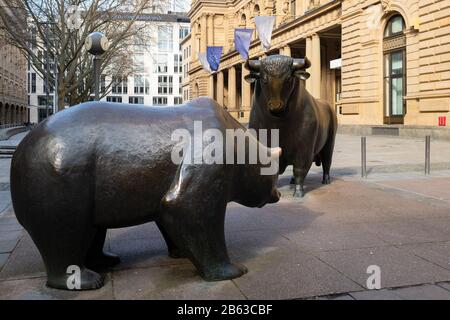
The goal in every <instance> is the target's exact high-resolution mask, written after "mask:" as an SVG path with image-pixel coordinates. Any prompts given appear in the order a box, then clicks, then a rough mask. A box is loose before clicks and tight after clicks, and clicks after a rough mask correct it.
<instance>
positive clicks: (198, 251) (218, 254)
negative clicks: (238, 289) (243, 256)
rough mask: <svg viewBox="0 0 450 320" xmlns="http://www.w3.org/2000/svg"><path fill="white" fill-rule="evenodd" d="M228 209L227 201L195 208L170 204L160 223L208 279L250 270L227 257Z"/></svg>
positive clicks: (241, 273)
mask: <svg viewBox="0 0 450 320" xmlns="http://www.w3.org/2000/svg"><path fill="white" fill-rule="evenodd" d="M225 209H226V204H223V205H222V206H221V208H217V206H215V208H205V207H202V208H196V209H190V208H187V207H184V208H179V209H175V208H174V207H170V206H169V207H167V208H166V210H164V211H163V212H161V219H160V221H159V222H158V224H160V225H161V226H162V227H163V229H164V230H165V231H166V232H167V233H168V234H169V236H170V239H172V241H173V242H174V243H175V245H176V246H177V248H180V249H181V250H182V252H183V253H186V255H187V258H189V259H190V260H191V261H192V263H193V264H194V265H195V266H196V268H197V269H198V271H199V273H200V275H201V276H202V277H203V278H204V279H205V280H207V281H221V280H228V279H234V278H237V277H240V276H242V275H243V274H245V273H247V268H246V267H244V266H242V265H239V264H233V263H231V262H230V258H229V257H228V251H227V247H226V244H225V232H224V220H225Z"/></svg>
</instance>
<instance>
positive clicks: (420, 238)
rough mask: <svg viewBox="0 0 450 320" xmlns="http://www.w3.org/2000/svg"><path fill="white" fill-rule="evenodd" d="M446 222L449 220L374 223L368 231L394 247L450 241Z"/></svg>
mask: <svg viewBox="0 0 450 320" xmlns="http://www.w3.org/2000/svg"><path fill="white" fill-rule="evenodd" d="M446 221H447V219H440V218H429V219H407V220H406V219H405V220H401V221H399V220H396V221H389V222H373V223H370V225H369V230H368V231H369V232H371V233H373V234H375V235H377V236H378V237H379V238H381V239H383V240H384V241H386V242H388V243H391V244H394V245H402V244H408V243H424V242H434V241H448V240H450V232H448V231H447V230H445V229H444V228H443V226H442V224H443V223H446ZM449 222H450V220H449Z"/></svg>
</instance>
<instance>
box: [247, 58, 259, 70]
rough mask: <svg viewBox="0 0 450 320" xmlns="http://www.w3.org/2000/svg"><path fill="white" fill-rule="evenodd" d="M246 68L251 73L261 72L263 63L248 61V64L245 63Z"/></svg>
mask: <svg viewBox="0 0 450 320" xmlns="http://www.w3.org/2000/svg"><path fill="white" fill-rule="evenodd" d="M245 68H246V69H247V70H250V71H254V72H259V69H261V61H260V60H247V62H246V63H245Z"/></svg>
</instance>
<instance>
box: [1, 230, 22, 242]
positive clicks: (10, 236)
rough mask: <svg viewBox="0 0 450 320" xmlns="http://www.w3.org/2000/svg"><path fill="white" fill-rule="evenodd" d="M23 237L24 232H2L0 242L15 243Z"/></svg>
mask: <svg viewBox="0 0 450 320" xmlns="http://www.w3.org/2000/svg"><path fill="white" fill-rule="evenodd" d="M21 237H22V230H18V231H2V232H1V233H0V241H15V240H19V239H20V238H21Z"/></svg>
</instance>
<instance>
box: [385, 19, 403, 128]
mask: <svg viewBox="0 0 450 320" xmlns="http://www.w3.org/2000/svg"><path fill="white" fill-rule="evenodd" d="M404 30H405V21H404V20H403V17H402V16H401V15H399V14H397V15H394V16H392V17H391V18H390V19H389V21H388V23H387V25H386V29H385V30H384V40H383V52H384V109H385V112H384V113H385V114H384V123H385V124H403V119H404V116H405V113H406V107H405V100H404V96H405V95H406V37H405V34H404Z"/></svg>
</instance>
